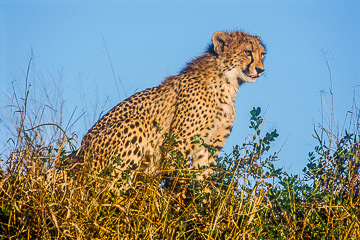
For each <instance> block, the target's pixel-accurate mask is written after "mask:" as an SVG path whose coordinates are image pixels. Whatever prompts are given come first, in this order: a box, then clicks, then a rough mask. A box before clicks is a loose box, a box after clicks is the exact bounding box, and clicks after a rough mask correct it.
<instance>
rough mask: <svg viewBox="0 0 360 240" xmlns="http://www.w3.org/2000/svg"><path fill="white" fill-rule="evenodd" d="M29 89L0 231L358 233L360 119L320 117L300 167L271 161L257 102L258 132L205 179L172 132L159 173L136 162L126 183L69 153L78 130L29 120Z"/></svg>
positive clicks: (7, 174) (0, 201)
mask: <svg viewBox="0 0 360 240" xmlns="http://www.w3.org/2000/svg"><path fill="white" fill-rule="evenodd" d="M27 97H28V95H26V96H25V98H24V101H23V102H22V104H23V105H18V106H17V107H18V108H17V111H16V114H18V115H17V116H18V118H17V119H18V120H17V121H15V122H16V123H17V124H16V126H15V128H16V136H15V138H14V141H13V143H14V144H13V148H12V149H11V153H10V154H9V155H8V156H6V159H3V160H5V164H4V167H3V170H4V171H3V172H1V173H0V239H359V237H360V225H359V222H360V220H359V218H360V202H359V199H360V198H359V182H360V181H359V180H360V179H359V170H360V163H359V159H360V144H359V132H358V129H359V126H358V125H357V126H355V128H353V129H349V131H346V132H345V134H344V136H342V137H340V138H339V137H335V136H334V135H332V134H331V132H329V131H327V130H326V129H324V128H322V127H321V126H319V128H317V129H316V131H315V133H314V136H315V138H316V139H317V140H318V144H317V146H316V147H315V148H314V152H312V153H309V159H308V164H307V165H306V166H304V170H303V175H304V177H300V176H298V175H289V174H287V173H286V172H285V171H284V170H282V169H279V168H276V167H275V166H274V161H276V160H278V156H277V153H276V151H273V150H272V149H271V143H272V142H274V141H275V140H276V138H277V136H278V133H277V131H276V130H274V131H272V132H267V133H266V132H265V133H263V129H264V128H263V127H262V126H263V119H262V117H261V109H260V108H254V109H253V110H252V111H251V112H250V114H251V117H250V124H249V125H250V128H251V129H252V130H253V136H250V137H249V138H248V139H249V141H247V142H246V143H244V144H242V145H237V146H234V148H233V151H232V152H231V153H229V154H227V155H225V156H224V157H222V158H218V159H217V162H216V166H215V167H214V168H213V171H214V174H213V175H212V176H210V177H208V178H207V179H205V180H204V181H199V180H197V178H196V177H197V176H198V174H199V172H198V171H194V170H189V169H188V168H187V163H186V162H185V161H184V160H183V159H182V158H181V157H179V156H177V154H176V152H175V151H174V146H175V145H176V136H174V135H170V136H167V137H166V140H165V142H164V144H163V151H164V153H163V155H164V163H166V164H163V165H162V167H161V169H159V172H160V173H161V174H157V175H154V176H142V177H141V178H140V177H138V178H136V179H137V181H135V178H134V177H132V178H131V177H129V174H130V175H131V176H132V173H133V171H128V172H123V173H120V174H121V175H119V176H121V178H120V177H119V180H118V185H119V187H120V188H121V186H122V185H123V184H125V182H126V184H130V186H132V187H131V188H129V189H127V190H117V189H116V188H115V189H114V188H113V187H112V188H110V189H109V182H111V181H112V180H113V176H114V175H115V174H117V173H114V172H112V171H111V169H110V170H109V173H111V174H108V175H106V174H105V175H104V174H101V175H99V174H96V173H94V172H92V171H91V166H90V165H89V164H88V163H89V162H90V163H91V161H85V163H77V164H70V165H69V164H68V163H67V159H66V155H67V151H66V150H65V149H69V147H68V146H69V145H71V144H74V139H73V137H72V136H74V134H73V133H71V132H67V131H65V130H63V128H62V127H61V126H60V124H57V123H56V122H52V123H39V124H37V125H33V124H30V123H34V121H28V119H29V116H28V114H29V111H28V110H27V107H28V106H27V100H26V99H27ZM34 112H36V111H34ZM353 118H354V119H355V120H359V115H358V114H354V115H353ZM46 128H54V131H53V135H52V136H51V141H45V140H44V138H43V133H44V132H45V130H46ZM309 137H311V136H309ZM198 141H199V142H201V139H198ZM203 147H206V148H208V149H209V151H211V146H210V145H207V144H203ZM294 154H296V153H294ZM87 160H91V159H87ZM199 171H201V170H199ZM138 174H139V175H141V173H138ZM121 179H122V180H121ZM127 181H130V183H129V182H127Z"/></svg>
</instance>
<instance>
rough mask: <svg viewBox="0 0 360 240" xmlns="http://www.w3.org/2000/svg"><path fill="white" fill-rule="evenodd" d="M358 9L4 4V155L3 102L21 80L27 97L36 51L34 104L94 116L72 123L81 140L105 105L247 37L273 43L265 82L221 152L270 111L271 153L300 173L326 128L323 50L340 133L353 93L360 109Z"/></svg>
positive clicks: (258, 4) (247, 93) (241, 110)
mask: <svg viewBox="0 0 360 240" xmlns="http://www.w3.org/2000/svg"><path fill="white" fill-rule="evenodd" d="M359 12H360V3H359V1H358V0H352V1H350V0H349V1H329V0H327V1H313V0H312V1H310V0H302V1H295V0H294V1H285V0H284V1H269V0H264V1H239V0H236V1H226V0H225V1H212V0H197V1H190V0H189V1H169V0H161V1H157V0H154V1H145V0H143V1H136V0H135V1H131V2H130V1H126V2H125V1H55V0H54V1H48V0H46V1H45V0H44V1H36V0H35V1H27V0H23V1H18V0H11V1H10V0H2V1H0V118H1V122H0V153H1V152H2V151H3V149H4V148H5V147H4V143H5V142H6V141H7V139H8V138H9V137H10V135H9V132H8V131H7V125H8V124H9V120H8V117H9V110H10V109H9V107H6V106H8V105H9V104H10V103H11V96H12V94H13V88H12V85H14V87H15V89H16V90H17V91H18V94H20V93H23V89H24V84H25V83H24V82H25V80H24V79H25V77H24V76H25V73H26V68H27V64H28V62H29V59H30V57H31V56H32V54H31V52H33V56H34V61H33V65H32V69H31V74H30V78H29V82H30V83H31V88H30V96H31V97H32V98H33V99H35V100H36V102H35V103H34V104H37V106H38V107H39V106H41V105H44V104H46V103H48V102H49V101H50V102H51V103H53V104H55V105H59V102H56V101H58V100H59V99H58V97H59V96H60V98H61V99H63V100H64V105H63V108H62V109H59V111H61V112H62V113H63V119H64V120H63V121H64V123H63V125H66V121H67V120H68V119H69V118H70V116H71V113H72V112H73V110H74V109H75V108H76V112H75V117H74V118H77V117H78V116H80V115H81V113H82V112H86V114H85V115H84V117H83V118H82V119H81V120H80V121H78V122H77V123H76V124H75V125H74V127H73V130H74V131H75V132H77V133H78V134H79V137H80V139H81V138H82V136H83V135H84V134H85V133H86V131H87V130H88V129H89V128H90V127H91V126H92V125H93V124H94V122H95V121H96V119H97V117H98V115H99V114H100V113H101V111H102V110H104V111H105V112H106V111H108V110H109V109H110V108H111V107H113V106H114V105H116V104H117V103H119V102H120V101H122V100H124V99H125V98H126V97H128V96H130V95H132V94H133V93H135V92H137V91H141V90H144V89H146V88H148V87H153V86H156V85H158V84H160V83H161V82H162V81H163V79H164V78H165V77H166V76H169V75H175V74H177V73H178V72H179V70H181V69H182V68H183V67H184V66H185V63H186V62H188V61H190V60H191V59H192V58H194V57H196V56H198V55H200V54H202V53H203V51H204V50H205V49H206V47H207V45H208V44H209V43H210V41H211V36H212V34H213V33H214V32H215V31H218V30H225V31H231V30H244V31H246V32H248V33H252V34H256V35H260V36H261V37H262V39H263V41H264V43H265V44H266V46H267V57H266V62H265V68H266V75H265V76H263V77H261V78H260V79H258V80H257V82H255V83H253V84H244V85H243V86H241V87H240V89H239V93H238V98H237V103H236V110H237V118H236V120H235V125H234V128H233V131H232V134H231V136H230V137H229V139H228V141H227V143H226V146H225V148H224V151H225V152H229V151H230V150H231V149H232V146H233V145H235V144H241V143H243V142H244V139H245V137H246V136H247V135H248V134H249V133H250V131H249V128H248V125H249V122H248V120H249V117H250V115H249V111H250V110H251V109H252V107H253V106H256V107H258V106H259V107H261V108H262V109H263V110H264V111H265V119H266V125H265V130H272V129H274V128H276V129H277V130H278V132H279V134H280V137H279V139H278V140H277V142H276V144H274V146H273V148H272V150H273V151H279V150H280V149H281V152H280V155H279V156H280V161H279V162H278V164H279V165H280V166H282V167H284V168H285V169H286V170H287V171H289V172H291V173H300V172H301V169H302V168H303V167H304V166H305V164H306V162H307V153H308V152H309V151H311V150H312V149H313V146H314V145H315V144H316V141H315V140H314V139H313V138H312V134H313V128H314V124H315V122H321V121H322V117H321V109H322V108H321V92H324V93H325V95H324V97H325V100H326V101H327V107H329V108H330V107H331V105H330V101H329V99H330V98H329V94H328V93H329V89H330V77H329V72H328V68H327V64H326V60H325V57H324V55H325V56H326V59H327V60H328V63H329V66H330V70H331V78H332V91H333V93H334V106H335V114H336V118H337V120H338V126H339V132H340V133H341V130H342V126H343V121H344V119H345V114H346V112H347V111H348V110H349V109H350V108H351V106H352V104H353V97H354V92H357V95H355V100H356V101H357V103H358V106H359V102H360V99H359V96H360V94H359V92H360V87H359V85H360V79H359V76H358V75H359V74H358V73H357V70H358V69H359V68H360V60H359V56H360V50H359V39H360V14H359ZM106 49H107V50H108V53H109V55H110V58H111V63H112V66H113V70H114V74H115V78H116V79H117V80H116V81H115V80H114V77H113V72H112V68H111V66H110V62H109V59H108V56H107V50H106ZM120 81H121V82H120ZM44 89H45V90H46V92H47V94H48V95H46V94H44ZM10 114H11V113H10ZM57 121H59V120H57ZM335 130H336V129H335ZM80 139H79V140H80ZM2 157H3V158H4V157H5V156H2Z"/></svg>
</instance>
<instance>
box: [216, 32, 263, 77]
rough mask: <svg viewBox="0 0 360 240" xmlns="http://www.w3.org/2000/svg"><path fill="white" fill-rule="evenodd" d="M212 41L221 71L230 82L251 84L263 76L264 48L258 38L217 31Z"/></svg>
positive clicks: (245, 34) (241, 33) (238, 33)
mask: <svg viewBox="0 0 360 240" xmlns="http://www.w3.org/2000/svg"><path fill="white" fill-rule="evenodd" d="M212 41H213V46H214V52H215V53H216V55H217V57H218V59H219V60H220V62H221V66H222V70H223V71H224V74H225V76H226V77H227V78H228V79H229V80H230V81H231V80H234V81H236V80H237V81H238V82H239V84H240V83H241V82H242V81H243V82H250V83H252V82H255V80H256V78H258V77H260V76H261V75H262V74H263V72H264V64H263V61H264V56H265V48H264V46H263V45H262V43H261V40H260V37H254V36H251V35H249V34H247V33H243V32H231V33H225V32H221V31H219V32H216V33H214V35H213V36H212Z"/></svg>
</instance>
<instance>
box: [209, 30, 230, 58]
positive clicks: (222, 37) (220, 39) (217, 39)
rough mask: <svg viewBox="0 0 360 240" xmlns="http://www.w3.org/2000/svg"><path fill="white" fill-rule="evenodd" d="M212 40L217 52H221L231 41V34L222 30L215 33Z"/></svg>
mask: <svg viewBox="0 0 360 240" xmlns="http://www.w3.org/2000/svg"><path fill="white" fill-rule="evenodd" d="M212 41H213V44H214V51H215V52H216V53H217V54H221V53H222V52H223V51H224V48H225V46H226V45H227V43H228V41H229V35H228V34H227V33H224V32H222V31H218V32H216V33H214V34H213V36H212Z"/></svg>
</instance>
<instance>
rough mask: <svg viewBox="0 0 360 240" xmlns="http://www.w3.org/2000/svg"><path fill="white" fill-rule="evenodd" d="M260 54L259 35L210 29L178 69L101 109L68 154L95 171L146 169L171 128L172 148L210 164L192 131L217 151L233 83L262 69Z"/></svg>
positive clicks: (230, 114)
mask: <svg viewBox="0 0 360 240" xmlns="http://www.w3.org/2000/svg"><path fill="white" fill-rule="evenodd" d="M264 54H265V49H264V47H263V45H262V43H261V41H260V37H255V36H251V35H249V34H246V33H244V32H240V31H236V32H230V33H225V32H216V33H214V34H213V36H212V44H211V46H210V47H209V49H208V51H206V52H205V53H204V54H203V55H202V56H200V57H198V58H196V59H194V60H193V61H191V62H190V63H188V64H187V66H186V67H185V68H184V70H183V71H181V72H180V74H178V75H176V76H171V77H168V78H167V79H165V81H164V82H163V83H162V84H160V85H159V86H157V87H154V88H149V89H146V90H144V91H142V92H138V93H136V94H134V95H133V96H131V97H129V98H127V99H126V100H124V101H123V102H121V103H120V104H118V105H117V106H115V107H114V108H112V109H111V110H110V111H109V112H108V113H106V114H105V115H104V116H103V117H102V118H101V119H100V120H99V121H98V122H96V123H95V125H94V126H93V127H92V128H91V129H90V130H89V131H88V133H87V134H86V135H85V136H84V138H83V140H82V143H81V147H80V148H79V149H78V150H77V151H76V152H75V153H73V154H72V155H71V156H72V157H76V158H86V159H91V161H92V167H93V169H94V170H96V171H101V169H104V168H105V167H107V166H109V164H110V163H111V164H112V165H113V166H115V168H116V169H117V170H120V171H121V170H124V169H126V168H128V167H129V166H130V165H132V164H136V165H138V166H140V170H142V171H145V172H152V171H156V168H157V166H158V164H159V162H160V161H161V156H162V154H161V151H160V146H161V144H162V143H163V141H164V133H169V134H170V133H171V134H176V135H177V140H178V146H177V148H176V151H177V152H178V153H180V154H182V155H183V156H184V157H185V158H186V159H192V165H193V166H195V167H197V166H210V165H212V164H214V162H215V160H214V158H213V157H212V156H211V154H209V152H208V151H207V150H206V149H205V148H204V147H202V146H200V144H199V143H196V142H194V135H196V136H198V137H199V138H202V139H204V142H205V143H208V144H210V143H211V142H213V146H214V147H215V149H216V155H217V154H218V153H219V151H220V150H221V148H222V147H223V145H224V143H225V140H226V139H227V137H228V136H229V135H230V132H231V129H232V126H233V123H234V119H235V99H236V95H237V92H238V88H239V86H240V85H241V84H242V83H243V82H254V81H255V79H256V78H257V77H259V76H261V75H262V73H263V71H264V65H263V60H264ZM154 123H156V124H157V125H158V126H159V127H160V128H161V131H158V128H157V127H154ZM213 140H217V141H215V142H214V141H213ZM115 157H120V158H121V160H122V163H123V164H120V165H119V164H118V161H114V158H115Z"/></svg>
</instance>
